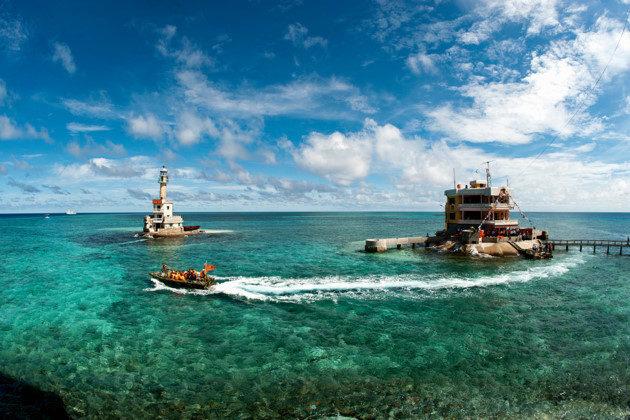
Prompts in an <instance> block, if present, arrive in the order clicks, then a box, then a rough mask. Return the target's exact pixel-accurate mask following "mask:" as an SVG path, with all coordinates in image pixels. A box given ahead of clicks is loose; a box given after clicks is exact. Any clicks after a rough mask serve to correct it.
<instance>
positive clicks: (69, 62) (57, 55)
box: [52, 42, 77, 74]
mask: <svg viewBox="0 0 630 420" xmlns="http://www.w3.org/2000/svg"><path fill="white" fill-rule="evenodd" d="M53 48H54V53H53V57H52V60H53V61H54V62H57V61H61V65H62V66H63V68H64V69H66V71H67V72H68V73H70V74H73V73H74V72H75V71H77V66H76V65H75V64H74V57H72V52H71V51H70V47H69V46H67V45H66V44H63V43H61V42H55V43H53Z"/></svg>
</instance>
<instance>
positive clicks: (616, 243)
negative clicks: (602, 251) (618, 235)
mask: <svg viewBox="0 0 630 420" xmlns="http://www.w3.org/2000/svg"><path fill="white" fill-rule="evenodd" d="M547 243H548V244H550V245H551V247H552V249H553V250H555V249H556V246H559V247H565V250H566V251H568V250H569V247H570V246H579V247H580V251H582V248H583V247H585V246H586V247H593V252H595V250H596V249H597V247H606V254H610V247H611V246H612V247H613V248H614V247H619V255H622V252H623V249H624V248H626V247H630V240H628V239H626V240H625V241H624V240H614V239H549V240H548V241H547Z"/></svg>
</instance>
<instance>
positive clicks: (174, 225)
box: [143, 166, 199, 238]
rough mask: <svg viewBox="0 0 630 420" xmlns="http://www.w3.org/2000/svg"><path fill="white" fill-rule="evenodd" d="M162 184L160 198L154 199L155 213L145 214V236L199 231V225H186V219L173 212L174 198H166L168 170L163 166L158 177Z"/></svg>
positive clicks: (181, 234) (175, 234) (185, 233)
mask: <svg viewBox="0 0 630 420" xmlns="http://www.w3.org/2000/svg"><path fill="white" fill-rule="evenodd" d="M158 183H159V184H160V198H157V199H154V200H153V215H148V216H144V229H143V234H144V235H145V236H152V237H155V238H157V237H160V236H184V235H187V234H194V233H199V230H198V229H199V226H194V227H185V226H184V219H182V217H181V216H178V215H174V214H173V200H169V199H167V198H166V185H167V184H168V170H167V169H166V167H164V166H162V169H160V176H159V178H158Z"/></svg>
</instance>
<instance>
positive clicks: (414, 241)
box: [365, 236, 428, 252]
mask: <svg viewBox="0 0 630 420" xmlns="http://www.w3.org/2000/svg"><path fill="white" fill-rule="evenodd" d="M427 239H428V237H427V236H416V237H410V238H386V239H366V240H365V252H387V249H388V248H393V247H394V246H396V248H398V249H401V248H402V247H403V245H406V246H408V245H411V247H412V248H415V247H416V246H419V245H422V246H425V243H426V241H427Z"/></svg>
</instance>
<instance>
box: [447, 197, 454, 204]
mask: <svg viewBox="0 0 630 420" xmlns="http://www.w3.org/2000/svg"><path fill="white" fill-rule="evenodd" d="M448 204H451V205H452V204H455V197H449V199H448Z"/></svg>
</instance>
